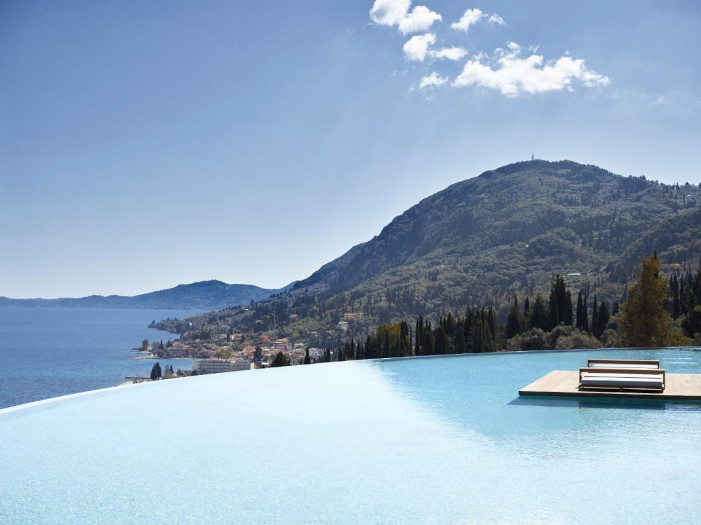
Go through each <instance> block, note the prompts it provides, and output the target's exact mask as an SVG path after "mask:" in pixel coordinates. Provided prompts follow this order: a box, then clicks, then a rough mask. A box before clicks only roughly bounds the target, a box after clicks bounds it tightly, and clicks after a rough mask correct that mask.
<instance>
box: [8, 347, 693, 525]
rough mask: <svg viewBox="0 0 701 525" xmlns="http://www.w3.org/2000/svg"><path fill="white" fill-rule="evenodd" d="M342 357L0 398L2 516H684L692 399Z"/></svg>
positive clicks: (663, 519) (459, 360)
mask: <svg viewBox="0 0 701 525" xmlns="http://www.w3.org/2000/svg"><path fill="white" fill-rule="evenodd" d="M595 357H609V358H636V359H659V360H660V361H661V364H662V366H663V367H664V368H665V369H666V370H667V372H668V373H701V351H699V350H698V349H663V350H644V351H641V350H636V351H633V350H615V351H611V350H596V351H591V350H589V351H581V352H580V351H577V352H534V353H518V354H485V355H462V356H446V357H432V358H405V359H396V360H375V361H360V362H353V361H347V362H343V363H328V364H318V365H313V366H295V367H287V368H278V369H270V370H255V371H246V372H233V373H228V374H218V375H210V376H199V377H192V378H185V379H175V380H169V381H161V382H157V383H148V384H142V385H135V386H130V387H122V388H117V389H109V390H104V391H98V392H94V393H90V394H86V395H79V396H76V397H71V398H67V399H59V400H54V401H49V402H46V403H41V402H40V403H37V404H31V405H25V406H21V407H19V408H10V409H5V410H0V443H1V445H0V523H26V524H29V523H52V524H54V523H71V524H73V523H89V524H93V523H154V522H158V523H165V522H174V523H456V522H458V523H499V524H504V523H519V524H520V523H548V524H557V523H640V522H645V523H696V522H698V521H699V520H700V519H701V518H700V517H699V516H701V468H700V467H699V465H701V411H700V410H699V408H701V407H699V405H695V404H670V403H666V404H665V403H649V402H648V403H622V402H610V401H590V400H587V401H576V400H569V399H553V400H548V399H524V398H519V396H518V390H519V389H520V388H522V387H523V386H525V385H527V384H529V383H531V382H532V381H534V380H535V379H538V378H539V377H541V376H543V375H544V374H546V373H547V372H550V371H551V370H576V369H577V368H579V367H580V366H584V365H585V364H586V360H587V358H595Z"/></svg>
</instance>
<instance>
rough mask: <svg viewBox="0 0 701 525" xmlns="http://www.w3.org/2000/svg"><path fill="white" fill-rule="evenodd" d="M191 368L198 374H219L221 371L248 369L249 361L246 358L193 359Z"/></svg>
mask: <svg viewBox="0 0 701 525" xmlns="http://www.w3.org/2000/svg"><path fill="white" fill-rule="evenodd" d="M192 369H193V370H194V371H195V372H197V373H198V374H219V373H221V372H236V371H239V370H250V369H251V362H250V361H246V360H240V361H226V360H225V359H195V360H194V361H193V362H192Z"/></svg>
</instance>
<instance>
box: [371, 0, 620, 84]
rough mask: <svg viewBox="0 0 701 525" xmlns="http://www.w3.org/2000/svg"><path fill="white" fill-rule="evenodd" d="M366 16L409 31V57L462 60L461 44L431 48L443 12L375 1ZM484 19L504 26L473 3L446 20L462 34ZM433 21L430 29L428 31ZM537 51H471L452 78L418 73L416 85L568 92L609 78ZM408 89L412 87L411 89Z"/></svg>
mask: <svg viewBox="0 0 701 525" xmlns="http://www.w3.org/2000/svg"><path fill="white" fill-rule="evenodd" d="M370 19H371V20H372V21H373V22H374V23H375V24H377V25H381V26H390V27H395V26H396V27H397V29H398V30H399V32H400V33H401V34H403V35H408V34H411V33H422V34H418V35H413V36H411V37H410V38H409V39H408V40H407V41H406V42H405V43H404V46H403V47H402V50H403V52H404V57H405V59H406V60H408V61H410V62H418V63H422V62H428V63H429V64H430V63H433V62H434V61H437V60H445V61H448V62H457V61H461V60H463V59H464V58H465V57H466V56H467V55H468V51H467V49H465V48H464V47H461V46H454V45H453V46H444V47H441V48H439V49H434V46H435V45H436V42H437V41H438V37H437V36H436V33H437V32H439V30H440V22H442V21H443V17H442V16H441V15H440V14H439V13H437V12H435V11H432V10H431V9H429V8H428V7H426V6H424V5H417V6H414V8H413V9H412V5H411V0H375V2H374V4H373V6H372V9H370ZM480 22H485V23H488V24H492V25H494V26H502V27H506V28H508V27H509V26H508V25H507V23H506V21H505V20H504V19H503V18H502V17H501V16H499V15H498V14H496V13H492V14H489V13H485V12H484V11H482V10H481V9H479V8H476V7H475V8H470V9H467V10H465V12H464V13H463V15H462V16H461V17H460V19H459V20H458V21H457V22H453V23H451V24H450V28H451V29H452V30H453V32H452V34H453V36H455V32H456V31H457V32H459V33H464V34H465V35H467V34H468V33H469V31H470V28H471V27H473V26H474V25H475V24H478V23H480ZM434 24H438V25H437V27H436V28H434V29H432V30H431V32H428V31H429V29H430V28H431V27H433V25H434ZM537 53H538V46H537V45H536V46H530V47H529V48H528V52H527V56H522V54H521V46H520V45H518V44H517V43H515V42H507V43H506V44H505V47H504V48H497V49H495V50H494V52H493V53H492V54H488V53H484V52H481V51H480V52H477V53H473V54H472V57H471V58H470V59H469V60H467V62H465V63H464V65H463V66H462V71H460V72H459V73H458V74H457V76H455V78H453V80H452V81H451V80H450V77H448V76H445V75H441V74H439V73H438V72H436V71H432V72H431V73H430V74H428V75H424V76H423V77H422V78H421V80H420V82H419V89H429V88H438V87H442V86H452V87H454V88H465V87H478V88H486V89H492V90H495V91H498V92H499V93H501V94H502V95H504V96H507V97H515V96H518V95H523V94H535V93H546V92H550V91H560V90H568V91H574V85H575V84H579V85H583V86H584V87H587V88H593V87H601V86H606V85H608V84H609V83H610V79H609V78H608V77H607V76H605V75H602V74H600V73H597V72H596V71H593V70H591V69H589V68H587V67H586V66H585V64H584V60H583V59H579V58H573V57H571V56H569V55H568V54H565V55H563V56H560V57H559V58H557V59H550V60H546V59H545V58H544V57H543V56H542V55H539V54H537ZM412 89H413V88H412Z"/></svg>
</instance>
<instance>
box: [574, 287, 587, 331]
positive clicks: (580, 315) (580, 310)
mask: <svg viewBox="0 0 701 525" xmlns="http://www.w3.org/2000/svg"><path fill="white" fill-rule="evenodd" d="M586 315H587V313H586V310H584V303H583V302H582V292H581V291H580V292H579V294H578V295H577V320H576V324H575V327H576V328H578V329H580V330H584V317H585V316H586Z"/></svg>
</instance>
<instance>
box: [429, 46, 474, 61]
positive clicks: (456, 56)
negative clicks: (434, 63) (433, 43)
mask: <svg viewBox="0 0 701 525" xmlns="http://www.w3.org/2000/svg"><path fill="white" fill-rule="evenodd" d="M428 54H429V56H430V57H431V58H437V59H439V60H440V59H446V60H460V59H461V58H463V57H464V56H465V55H467V50H466V49H463V48H462V47H444V48H443V49H437V50H435V51H434V50H430V51H429V52H428Z"/></svg>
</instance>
